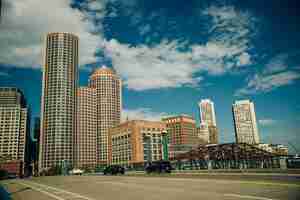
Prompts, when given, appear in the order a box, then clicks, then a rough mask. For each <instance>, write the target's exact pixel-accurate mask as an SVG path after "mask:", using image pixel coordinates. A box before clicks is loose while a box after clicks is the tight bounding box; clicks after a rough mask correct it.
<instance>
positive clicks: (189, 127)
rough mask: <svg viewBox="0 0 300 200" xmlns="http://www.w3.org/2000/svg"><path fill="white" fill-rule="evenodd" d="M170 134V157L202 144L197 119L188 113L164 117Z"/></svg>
mask: <svg viewBox="0 0 300 200" xmlns="http://www.w3.org/2000/svg"><path fill="white" fill-rule="evenodd" d="M163 122H165V123H166V128H167V133H168V136H169V158H172V157H174V156H175V154H177V153H182V152H186V151H189V150H191V149H192V148H194V147H196V146H197V145H198V144H200V140H199V138H198V135H197V130H196V121H195V120H194V119H193V118H192V117H190V116H188V115H179V116H174V117H168V118H164V119H163Z"/></svg>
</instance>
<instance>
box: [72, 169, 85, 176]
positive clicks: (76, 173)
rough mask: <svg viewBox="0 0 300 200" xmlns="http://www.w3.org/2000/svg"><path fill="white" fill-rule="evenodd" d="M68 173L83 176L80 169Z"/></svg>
mask: <svg viewBox="0 0 300 200" xmlns="http://www.w3.org/2000/svg"><path fill="white" fill-rule="evenodd" d="M69 173H70V174H71V175H82V174H83V170H81V169H73V170H71V171H69Z"/></svg>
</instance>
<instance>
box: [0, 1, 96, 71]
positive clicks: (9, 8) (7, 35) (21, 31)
mask: <svg viewBox="0 0 300 200" xmlns="http://www.w3.org/2000/svg"><path fill="white" fill-rule="evenodd" d="M70 2H71V1H70V0H51V1H43V2H41V1H40V0H22V1H19V0H9V1H8V0H4V3H5V5H6V10H5V13H4V16H2V22H1V24H0V28H1V31H0V43H1V46H0V63H6V64H9V65H15V66H18V67H40V66H41V64H42V59H43V58H42V50H43V48H44V41H43V40H44V37H45V35H46V34H47V33H48V32H71V33H74V34H76V35H77V36H79V38H80V42H79V45H80V49H79V53H80V63H81V64H87V63H92V62H95V61H96V57H95V56H94V53H95V51H96V49H97V48H98V47H99V45H100V44H101V42H102V41H101V35H99V36H96V35H93V34H91V33H89V31H90V30H92V29H94V27H93V26H94V25H93V24H92V23H91V22H90V21H88V20H84V19H85V18H86V16H84V14H83V13H82V12H80V11H79V10H76V9H72V8H71V7H70ZM99 2H101V1H98V7H96V6H94V8H97V9H99V8H100V7H99V5H100V4H101V3H99ZM41 5H42V6H41ZM98 14H99V12H98ZM98 29H99V27H98Z"/></svg>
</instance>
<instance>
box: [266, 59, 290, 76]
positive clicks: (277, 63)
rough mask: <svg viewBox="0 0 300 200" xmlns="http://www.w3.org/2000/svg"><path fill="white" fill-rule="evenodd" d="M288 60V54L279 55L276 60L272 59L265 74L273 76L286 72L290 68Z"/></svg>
mask: <svg viewBox="0 0 300 200" xmlns="http://www.w3.org/2000/svg"><path fill="white" fill-rule="evenodd" d="M287 58H288V54H278V55H276V56H275V57H274V58H272V59H271V60H270V61H269V62H268V63H267V64H266V66H265V69H264V72H263V73H265V74H271V73H275V72H280V71H284V70H286V69H287V68H288V65H287V63H286V61H287Z"/></svg>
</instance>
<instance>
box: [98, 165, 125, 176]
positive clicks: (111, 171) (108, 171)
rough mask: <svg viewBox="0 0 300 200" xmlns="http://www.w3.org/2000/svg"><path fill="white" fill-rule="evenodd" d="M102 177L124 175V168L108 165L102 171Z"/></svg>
mask: <svg viewBox="0 0 300 200" xmlns="http://www.w3.org/2000/svg"><path fill="white" fill-rule="evenodd" d="M103 174H104V175H117V174H125V168H124V167H122V166H120V165H110V166H107V167H106V168H105V169H104V170H103Z"/></svg>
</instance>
